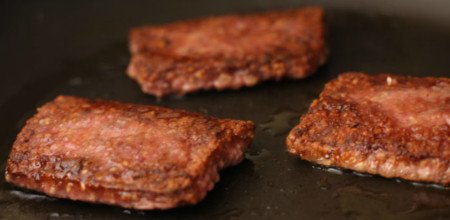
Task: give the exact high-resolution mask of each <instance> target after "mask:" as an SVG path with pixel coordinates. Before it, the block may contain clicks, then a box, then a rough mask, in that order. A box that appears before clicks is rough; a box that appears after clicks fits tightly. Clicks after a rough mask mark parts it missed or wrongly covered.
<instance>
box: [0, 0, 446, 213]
mask: <svg viewBox="0 0 450 220" xmlns="http://www.w3.org/2000/svg"><path fill="white" fill-rule="evenodd" d="M310 4H319V5H324V6H325V8H326V10H327V15H328V16H327V17H328V26H329V45H330V49H331V56H330V59H329V62H328V64H327V65H326V66H324V67H323V68H321V69H320V71H319V72H318V73H317V74H316V75H315V76H313V77H310V78H308V79H306V80H298V81H290V80H284V81H281V82H278V83H276V82H268V83H264V84H262V85H259V86H257V87H254V88H247V89H242V90H239V91H224V92H215V91H210V92H200V93H196V94H192V95H188V96H186V97H184V98H167V99H163V100H162V101H159V102H158V101H156V99H155V98H153V97H151V96H148V95H144V94H142V93H141V92H140V90H139V87H138V85H137V84H135V83H134V82H133V81H132V80H130V79H128V77H127V76H126V75H125V73H124V72H125V68H126V66H127V62H128V59H129V53H128V50H127V39H126V35H127V31H128V29H129V28H131V27H134V26H137V25H143V24H147V23H162V22H168V21H173V20H177V19H184V18H192V17H198V16H204V15H215V14H223V13H230V12H250V11H261V10H266V9H273V8H288V7H295V6H302V5H310ZM0 27H1V31H0V58H1V59H0V66H1V67H2V69H1V70H2V73H1V74H0V144H1V145H0V149H1V153H0V170H1V174H0V210H1V211H0V219H59V218H61V219H149V218H151V219H178V218H202V219H235V218H236V219H261V218H262V219H299V218H303V219H449V218H450V191H448V190H445V189H438V188H436V187H433V186H430V185H427V186H423V185H419V186H417V184H411V183H408V182H403V181H396V180H390V179H384V178H381V177H376V176H365V175H364V176H361V175H359V176H358V175H355V174H353V173H351V172H349V171H343V172H342V171H340V170H335V169H331V170H330V169H328V170H327V169H324V168H320V167H315V166H314V165H312V164H310V163H308V162H305V161H301V160H300V159H298V158H296V157H293V156H291V155H289V154H288V153H287V152H286V150H285V149H286V148H285V144H284V139H285V136H286V135H287V132H288V131H289V129H290V128H291V127H292V126H293V125H294V124H296V123H297V121H298V118H299V116H300V115H301V114H302V113H304V112H305V111H306V109H307V107H308V106H309V104H310V103H311V101H312V100H313V99H314V98H316V97H317V96H318V94H319V93H320V91H321V89H322V88H323V85H324V84H325V83H326V82H327V81H329V80H330V79H332V78H334V77H336V75H337V74H338V73H340V72H343V71H349V70H361V71H368V72H371V73H377V72H392V73H398V74H410V75H417V76H420V75H432V76H447V77H448V76H450V1H446V0H436V1H425V0H423V1H406V0H402V1H388V0H386V1H358V0H355V1H330V2H325V1H314V2H313V1H304V2H294V1H269V0H259V1H256V0H255V1H239V0H234V1H225V0H223V1H214V2H213V1H207V0H205V1H195V2H190V1H189V3H188V1H179V2H178V1H96V2H92V1H72V2H68V1H27V2H22V1H6V2H2V3H0ZM58 94H70V95H78V96H82V97H90V98H104V99H111V100H118V101H124V102H134V103H143V104H153V105H161V106H168V107H173V108H183V109H187V110H191V111H197V112H203V113H207V114H209V115H213V116H218V117H230V118H237V119H250V120H253V121H255V122H256V124H257V135H256V139H255V141H254V144H253V146H252V147H251V150H250V151H249V152H248V153H247V155H246V159H245V161H244V162H243V163H241V164H240V165H238V166H236V167H232V168H229V169H227V170H225V171H223V172H222V173H221V181H220V182H219V183H218V184H217V185H216V187H215V189H214V190H213V191H212V192H210V194H209V195H208V196H207V198H206V199H205V200H204V201H203V202H201V203H200V204H198V205H196V206H191V207H184V208H178V209H174V210H169V211H146V212H143V211H133V210H126V209H122V208H118V207H112V206H106V205H96V204H88V203H82V202H74V201H69V200H62V199H53V198H49V197H46V196H44V195H41V194H38V193H35V192H29V191H25V190H21V189H18V188H15V187H13V186H11V185H9V184H7V183H5V181H4V176H3V175H4V173H3V172H4V168H5V162H6V158H7V155H8V153H9V151H10V148H11V145H12V143H13V141H14V139H15V135H16V134H17V133H18V131H19V129H20V128H21V127H22V126H23V125H24V122H25V120H26V119H27V118H28V117H30V116H31V115H32V114H34V112H35V108H36V107H37V106H39V105H41V104H43V103H44V102H46V101H49V100H51V99H53V98H54V97H55V96H56V95H58Z"/></svg>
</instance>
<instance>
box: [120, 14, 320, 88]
mask: <svg viewBox="0 0 450 220" xmlns="http://www.w3.org/2000/svg"><path fill="white" fill-rule="evenodd" d="M130 51H131V53H132V58H131V61H130V64H129V67H128V75H129V76H130V77H131V78H133V79H135V80H136V81H137V82H138V83H139V84H140V85H141V87H142V90H143V91H144V92H145V93H148V94H152V95H155V96H164V95H168V94H176V95H183V94H185V93H189V92H193V91H197V90H206V89H213V88H215V89H219V90H222V89H238V88H241V87H243V86H253V85H255V84H257V83H259V82H261V81H264V80H269V79H275V80H279V79H281V78H283V77H289V78H295V79H299V78H304V77H306V76H308V75H310V74H312V73H313V72H314V71H315V70H316V69H317V68H318V67H319V66H320V65H321V64H323V63H324V62H325V60H326V56H327V49H326V45H325V31H324V12H323V10H322V9H321V8H317V7H307V8H302V9H295V10H284V11H273V12H264V13H258V14H250V15H228V16H221V17H207V18H200V19H195V20H190V21H180V22H175V23H171V24H166V25H159V26H148V27H141V28H135V29H133V30H131V31H130Z"/></svg>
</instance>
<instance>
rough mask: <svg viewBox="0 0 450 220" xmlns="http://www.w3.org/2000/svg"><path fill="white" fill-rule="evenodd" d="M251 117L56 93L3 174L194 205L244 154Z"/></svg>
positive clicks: (149, 204) (140, 201) (64, 187)
mask: <svg viewBox="0 0 450 220" xmlns="http://www.w3.org/2000/svg"><path fill="white" fill-rule="evenodd" d="M253 130H254V125H253V123H252V122H250V121H238V120H229V119H217V118H212V117H207V116H203V115H200V114H195V113H189V112H186V111H182V110H171V109H166V108H160V107H154V106H145V105H133V104H122V103H117V102H107V101H100V100H97V101H92V100H87V99H82V98H75V97H67V96H60V97H58V98H56V99H55V100H54V101H52V102H50V103H47V104H45V105H44V106H42V107H40V108H39V109H38V113H37V114H36V115H35V116H33V117H32V118H31V119H29V120H28V121H27V123H26V125H25V127H24V128H23V129H22V131H21V132H20V134H19V135H18V136H17V139H16V141H15V143H14V146H13V148H12V151H11V154H10V156H9V159H8V165H7V169H6V174H5V176H6V180H7V181H8V182H10V183H14V184H16V185H18V186H21V187H24V188H28V189H33V190H36V191H40V192H44V193H46V194H48V195H51V196H55V197H60V198H69V199H73V200H82V201H88V202H98V203H107V204H112V205H119V206H123V207H129V208H135V209H167V208H172V207H176V206H180V205H185V204H194V203H197V202H198V201H200V200H201V199H203V198H204V197H205V196H206V193H207V192H208V191H209V190H211V189H212V188H213V186H214V183H215V182H216V181H218V179H219V175H218V170H220V169H222V168H224V167H227V166H231V165H235V164H237V163H239V162H240V161H241V160H242V159H243V154H244V151H245V149H246V148H247V147H248V146H249V145H250V143H251V141H252V139H253V135H254V131H253Z"/></svg>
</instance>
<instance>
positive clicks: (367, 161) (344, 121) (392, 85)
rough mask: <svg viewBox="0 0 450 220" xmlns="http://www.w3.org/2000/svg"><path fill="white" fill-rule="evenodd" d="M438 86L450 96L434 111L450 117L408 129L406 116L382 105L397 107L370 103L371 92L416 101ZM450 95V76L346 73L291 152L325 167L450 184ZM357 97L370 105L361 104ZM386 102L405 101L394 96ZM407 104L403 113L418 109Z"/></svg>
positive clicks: (296, 136)
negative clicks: (401, 93)
mask: <svg viewBox="0 0 450 220" xmlns="http://www.w3.org/2000/svg"><path fill="white" fill-rule="evenodd" d="M436 87H439V88H440V91H441V93H440V95H441V96H442V95H443V96H445V97H438V98H440V100H441V101H440V103H434V104H433V103H432V102H431V104H430V103H428V105H429V106H428V107H429V108H435V109H437V111H439V113H441V116H442V114H443V117H444V118H442V117H441V118H438V119H436V117H435V116H436V115H428V116H429V119H430V121H431V122H429V121H427V119H420V118H419V119H420V120H422V121H421V123H420V124H414V125H407V124H405V122H402V121H399V120H398V118H400V119H402V117H404V116H403V115H394V114H392V112H388V111H384V110H382V109H383V108H382V107H380V106H382V105H384V106H387V107H391V106H390V105H391V103H382V101H383V100H382V101H381V102H380V103H381V105H380V104H376V103H374V102H371V101H368V100H369V99H370V98H372V97H371V96H372V95H370V94H375V93H376V94H383V93H382V92H392V91H394V92H395V91H408V92H409V93H408V94H409V96H410V97H407V98H411V99H414V97H415V94H414V92H423V91H427V90H428V91H430V90H433V89H435V88H436ZM442 91H443V92H442ZM449 91H450V79H449V78H433V77H425V78H416V77H403V76H395V75H389V74H381V75H376V76H369V75H367V74H364V73H346V74H342V75H340V76H339V77H338V78H337V79H336V80H333V81H331V82H330V83H328V84H327V85H326V86H325V89H324V91H323V92H322V93H321V95H320V97H319V99H317V100H315V101H314V102H313V103H312V104H311V107H310V108H309V110H308V112H307V113H306V114H305V115H303V116H302V117H301V120H300V124H299V125H297V126H296V127H295V128H293V129H292V131H291V132H290V134H289V136H288V137H287V140H286V141H287V146H288V150H289V152H290V153H292V154H295V155H299V156H300V157H301V158H302V159H305V160H309V161H312V162H315V163H318V164H322V165H325V166H337V167H343V168H346V169H352V170H356V171H359V172H366V173H371V174H379V175H382V176H385V177H391V178H403V179H406V180H412V181H424V182H434V183H439V184H443V185H448V184H449V181H450V120H449V119H450V118H449V117H450V93H449ZM380 92H381V93H380ZM387 94H389V93H387ZM417 95H418V94H417ZM422 95H423V94H422ZM355 97H357V98H361V100H365V101H355ZM380 97H383V96H380ZM376 98H379V97H376ZM383 98H386V99H387V100H395V99H403V98H402V97H392V96H386V97H383ZM442 100H444V101H442ZM402 102H405V104H404V105H402V104H400V105H399V106H400V108H405V109H406V110H405V109H403V110H405V112H406V114H408V112H407V111H409V110H410V109H415V107H414V106H412V105H414V104H415V102H414V101H412V102H411V100H406V99H403V100H398V102H397V103H396V104H397V105H398V104H399V103H402ZM442 102H444V103H442ZM417 104H419V103H417ZM394 107H395V106H394ZM397 107H398V106H397ZM418 114H423V112H419V113H418ZM394 116H395V117H394ZM420 116H423V115H420ZM396 117H397V118H396ZM433 117H434V118H433ZM405 119H411V118H407V117H405ZM432 120H434V121H432ZM445 120H447V121H445ZM433 123H434V124H433Z"/></svg>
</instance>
